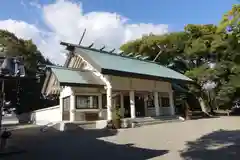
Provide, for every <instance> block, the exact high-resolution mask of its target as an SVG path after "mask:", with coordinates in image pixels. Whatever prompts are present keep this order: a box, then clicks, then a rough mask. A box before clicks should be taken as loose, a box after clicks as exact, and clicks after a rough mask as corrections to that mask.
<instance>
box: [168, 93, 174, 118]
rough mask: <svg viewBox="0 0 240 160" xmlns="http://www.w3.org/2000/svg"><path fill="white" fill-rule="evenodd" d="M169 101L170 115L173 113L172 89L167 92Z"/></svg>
mask: <svg viewBox="0 0 240 160" xmlns="http://www.w3.org/2000/svg"><path fill="white" fill-rule="evenodd" d="M169 103H170V115H175V107H174V99H173V91H170V92H169Z"/></svg>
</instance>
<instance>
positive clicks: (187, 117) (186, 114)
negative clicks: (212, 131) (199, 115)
mask: <svg viewBox="0 0 240 160" xmlns="http://www.w3.org/2000/svg"><path fill="white" fill-rule="evenodd" d="M184 108H185V110H184V114H185V118H186V120H189V119H191V117H190V114H189V110H190V107H189V105H188V103H187V101H184Z"/></svg>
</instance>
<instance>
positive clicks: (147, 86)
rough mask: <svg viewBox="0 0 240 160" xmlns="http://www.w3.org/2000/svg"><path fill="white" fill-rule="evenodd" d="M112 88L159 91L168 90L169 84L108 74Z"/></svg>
mask: <svg viewBox="0 0 240 160" xmlns="http://www.w3.org/2000/svg"><path fill="white" fill-rule="evenodd" d="M109 77H110V78H109V79H110V82H111V84H112V87H113V89H114V90H135V91H148V92H153V91H159V92H169V91H170V86H171V84H170V83H169V82H164V81H154V80H146V79H136V78H127V77H118V76H109Z"/></svg>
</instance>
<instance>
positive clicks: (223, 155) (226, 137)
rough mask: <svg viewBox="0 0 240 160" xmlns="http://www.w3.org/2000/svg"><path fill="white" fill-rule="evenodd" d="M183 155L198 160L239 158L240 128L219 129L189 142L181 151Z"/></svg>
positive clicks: (232, 159)
mask: <svg viewBox="0 0 240 160" xmlns="http://www.w3.org/2000/svg"><path fill="white" fill-rule="evenodd" d="M181 157H183V158H184V159H197V160H208V159H209V160H210V159H217V160H226V159H231V160H234V159H236V160H239V159H240V130H234V131H228V130H219V131H215V132H212V133H210V134H207V135H204V136H202V137H201V138H199V139H197V140H196V141H192V142H187V148H186V150H183V151H181Z"/></svg>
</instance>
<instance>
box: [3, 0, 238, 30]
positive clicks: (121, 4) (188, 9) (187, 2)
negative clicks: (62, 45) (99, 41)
mask: <svg viewBox="0 0 240 160" xmlns="http://www.w3.org/2000/svg"><path fill="white" fill-rule="evenodd" d="M72 1H73V0H72ZM74 1H78V0H74ZM22 2H24V3H27V2H28V0H25V1H24V0H23V1H22ZM53 2H55V1H54V0H40V1H39V3H40V4H48V3H53ZM80 2H81V3H82V5H83V10H84V13H87V12H92V11H106V12H117V13H118V14H120V15H122V16H125V17H127V18H129V19H130V20H131V21H130V22H133V23H154V24H158V23H164V24H169V27H170V30H181V29H182V28H183V26H184V25H185V24H188V23H197V24H205V23H215V24H216V23H218V22H219V20H220V19H221V16H222V15H223V14H224V13H225V12H226V11H227V10H229V9H231V6H232V5H233V4H236V3H239V1H237V0H198V1H197V0H195V1H194V0H148V1H147V0H81V1H80ZM0 10H1V12H0V19H1V20H3V19H8V18H11V19H16V20H24V21H27V22H29V23H35V22H37V21H41V17H40V14H39V11H38V10H37V9H36V8H31V7H29V6H26V7H24V5H21V1H20V0H1V6H0ZM13 11H14V12H13Z"/></svg>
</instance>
